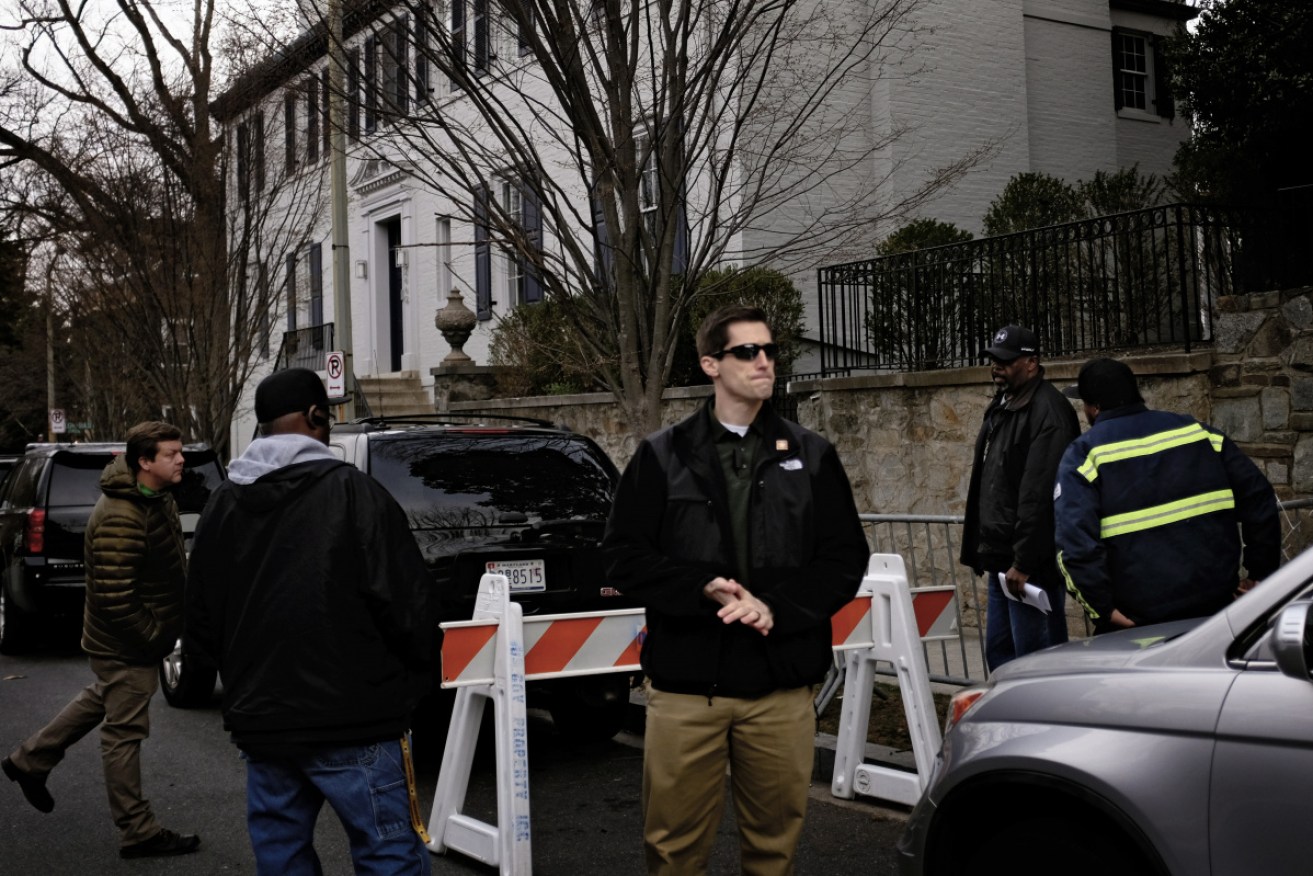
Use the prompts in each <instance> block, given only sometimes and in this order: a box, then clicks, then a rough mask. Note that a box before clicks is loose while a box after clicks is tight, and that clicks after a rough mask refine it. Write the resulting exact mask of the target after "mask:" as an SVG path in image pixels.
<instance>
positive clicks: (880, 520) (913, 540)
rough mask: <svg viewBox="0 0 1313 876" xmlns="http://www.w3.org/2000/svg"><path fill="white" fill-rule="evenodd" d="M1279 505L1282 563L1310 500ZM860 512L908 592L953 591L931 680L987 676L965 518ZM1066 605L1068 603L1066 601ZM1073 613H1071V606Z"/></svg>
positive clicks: (982, 593)
mask: <svg viewBox="0 0 1313 876" xmlns="http://www.w3.org/2000/svg"><path fill="white" fill-rule="evenodd" d="M1278 504H1279V507H1280V509H1281V535H1282V539H1281V554H1282V560H1283V561H1285V560H1289V559H1291V558H1292V557H1294V556H1295V555H1296V554H1298V553H1300V552H1301V551H1303V550H1304V549H1305V548H1307V547H1309V546H1310V545H1311V544H1313V499H1287V500H1286V501H1284V502H1280V503H1278ZM859 516H860V517H861V519H862V522H863V523H864V524H866V529H867V535H868V538H869V540H870V543H871V549H872V550H873V551H875V552H876V553H890V554H898V555H900V556H902V557H903V558H905V559H906V561H907V580H908V582H909V584H910V585H911V587H912V591H913V592H916V591H917V590H918V589H920V588H924V587H944V586H947V585H951V586H952V587H953V589H954V590H955V591H956V594H957V595H956V598H955V599H954V603H953V610H954V612H955V614H956V622H955V624H954V626H953V629H952V634H951V635H947V636H941V637H938V638H936V639H935V640H934V641H927V642H925V643H924V646H925V659H926V665H927V666H928V667H929V669H930V680H931V681H933V682H937V683H942V684H950V685H958V686H965V685H971V684H980V683H981V682H983V681H984V680H985V678H986V676H987V674H988V671H987V670H986V668H985V635H984V633H985V607H986V604H987V599H986V590H985V584H984V581H983V580H982V579H981V578H980V577H978V576H976V575H975V574H973V573H972V572H971V570H970V569H968V568H966V567H965V566H963V565H961V563H959V562H958V556H959V554H960V550H959V547H960V545H961V543H962V526H963V524H964V523H965V521H966V518H964V517H962V516H961V515H954V514H861V515H859ZM1068 606H1069V607H1070V606H1071V601H1070V600H1069V601H1068ZM1072 616H1073V617H1075V616H1076V612H1075V610H1074V609H1072ZM1080 623H1084V626H1085V635H1087V636H1089V635H1091V634H1092V631H1091V630H1090V627H1089V623H1088V621H1087V620H1085V619H1084V618H1083V617H1082V618H1081V619H1080V621H1079V622H1078V626H1079V624H1080ZM954 639H956V642H954ZM882 674H885V675H887V674H888V673H887V672H885V673H882ZM841 683H842V678H841V674H836V675H834V676H833V677H832V681H831V683H830V684H829V686H828V687H827V689H826V690H824V691H822V693H821V696H820V697H818V699H817V707H818V709H823V708H824V706H825V705H826V704H827V703H828V702H829V699H830V698H831V697H832V696H834V695H835V693H837V690H838V687H839V686H840V684H841Z"/></svg>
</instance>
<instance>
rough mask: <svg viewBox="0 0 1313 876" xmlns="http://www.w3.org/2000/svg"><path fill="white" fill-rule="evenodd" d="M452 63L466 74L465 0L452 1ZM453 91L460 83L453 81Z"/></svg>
mask: <svg viewBox="0 0 1313 876" xmlns="http://www.w3.org/2000/svg"><path fill="white" fill-rule="evenodd" d="M451 62H452V66H453V67H454V68H455V69H456V70H458V71H459V72H460V73H461V74H463V73H464V72H465V0H451ZM451 87H452V88H453V89H459V88H460V82H458V81H457V80H455V79H453V80H451Z"/></svg>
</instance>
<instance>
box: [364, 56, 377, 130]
mask: <svg viewBox="0 0 1313 876" xmlns="http://www.w3.org/2000/svg"><path fill="white" fill-rule="evenodd" d="M377 128H378V41H377V40H376V39H375V38H374V37H373V36H372V35H371V36H367V37H365V130H366V131H367V132H370V133H372V132H373V131H375V130H376V129H377Z"/></svg>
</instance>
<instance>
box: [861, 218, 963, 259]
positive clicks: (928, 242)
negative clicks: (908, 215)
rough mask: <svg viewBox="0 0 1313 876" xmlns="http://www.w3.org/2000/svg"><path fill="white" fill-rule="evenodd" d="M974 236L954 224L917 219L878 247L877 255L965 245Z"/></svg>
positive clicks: (881, 242)
mask: <svg viewBox="0 0 1313 876" xmlns="http://www.w3.org/2000/svg"><path fill="white" fill-rule="evenodd" d="M971 239H972V234H971V232H970V231H967V230H966V229H965V228H958V227H957V226H956V225H954V224H953V223H952V222H941V221H939V220H938V219H916V220H913V221H912V222H909V223H908V224H906V225H904V226H903V227H902V228H899V229H898V230H897V231H895V232H894V233H893V234H891V235H889V236H888V237H886V238H885V239H884V240H882V241H880V243H879V244H877V245H876V247H875V251H876V253H877V254H879V255H882V256H886V255H895V254H897V253H900V252H912V251H913V250H917V249H929V248H930V247H932V246H947V245H948V244H950V243H963V242H965V241H968V240H971Z"/></svg>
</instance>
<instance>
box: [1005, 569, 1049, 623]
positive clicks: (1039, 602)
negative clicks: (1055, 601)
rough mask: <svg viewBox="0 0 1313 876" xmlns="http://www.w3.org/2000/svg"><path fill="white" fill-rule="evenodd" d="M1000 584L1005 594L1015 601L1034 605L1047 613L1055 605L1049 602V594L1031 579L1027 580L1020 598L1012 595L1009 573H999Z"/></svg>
mask: <svg viewBox="0 0 1313 876" xmlns="http://www.w3.org/2000/svg"><path fill="white" fill-rule="evenodd" d="M998 586H999V587H1002V588H1003V595H1004V596H1006V597H1007V598H1008V599H1011V600H1012V601H1013V602H1022V603H1024V604H1026V605H1031V606H1034V607H1035V608H1038V609H1039V610H1040V611H1042V612H1044V613H1045V614H1048V613H1049V611H1050V610H1051V609H1052V607H1053V606H1051V605H1050V604H1049V595H1048V594H1047V593H1045V592H1044V591H1043V590H1041V589H1040V588H1038V587H1036V586H1035V585H1034V584H1031V583H1030V582H1029V581H1027V582H1026V586H1025V589H1024V590H1023V592H1022V594H1021V598H1020V599H1018V598H1017V597H1015V596H1013V595H1012V591H1011V590H1009V589H1008V582H1007V575H1005V574H1003V573H1002V572H999V573H998Z"/></svg>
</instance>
